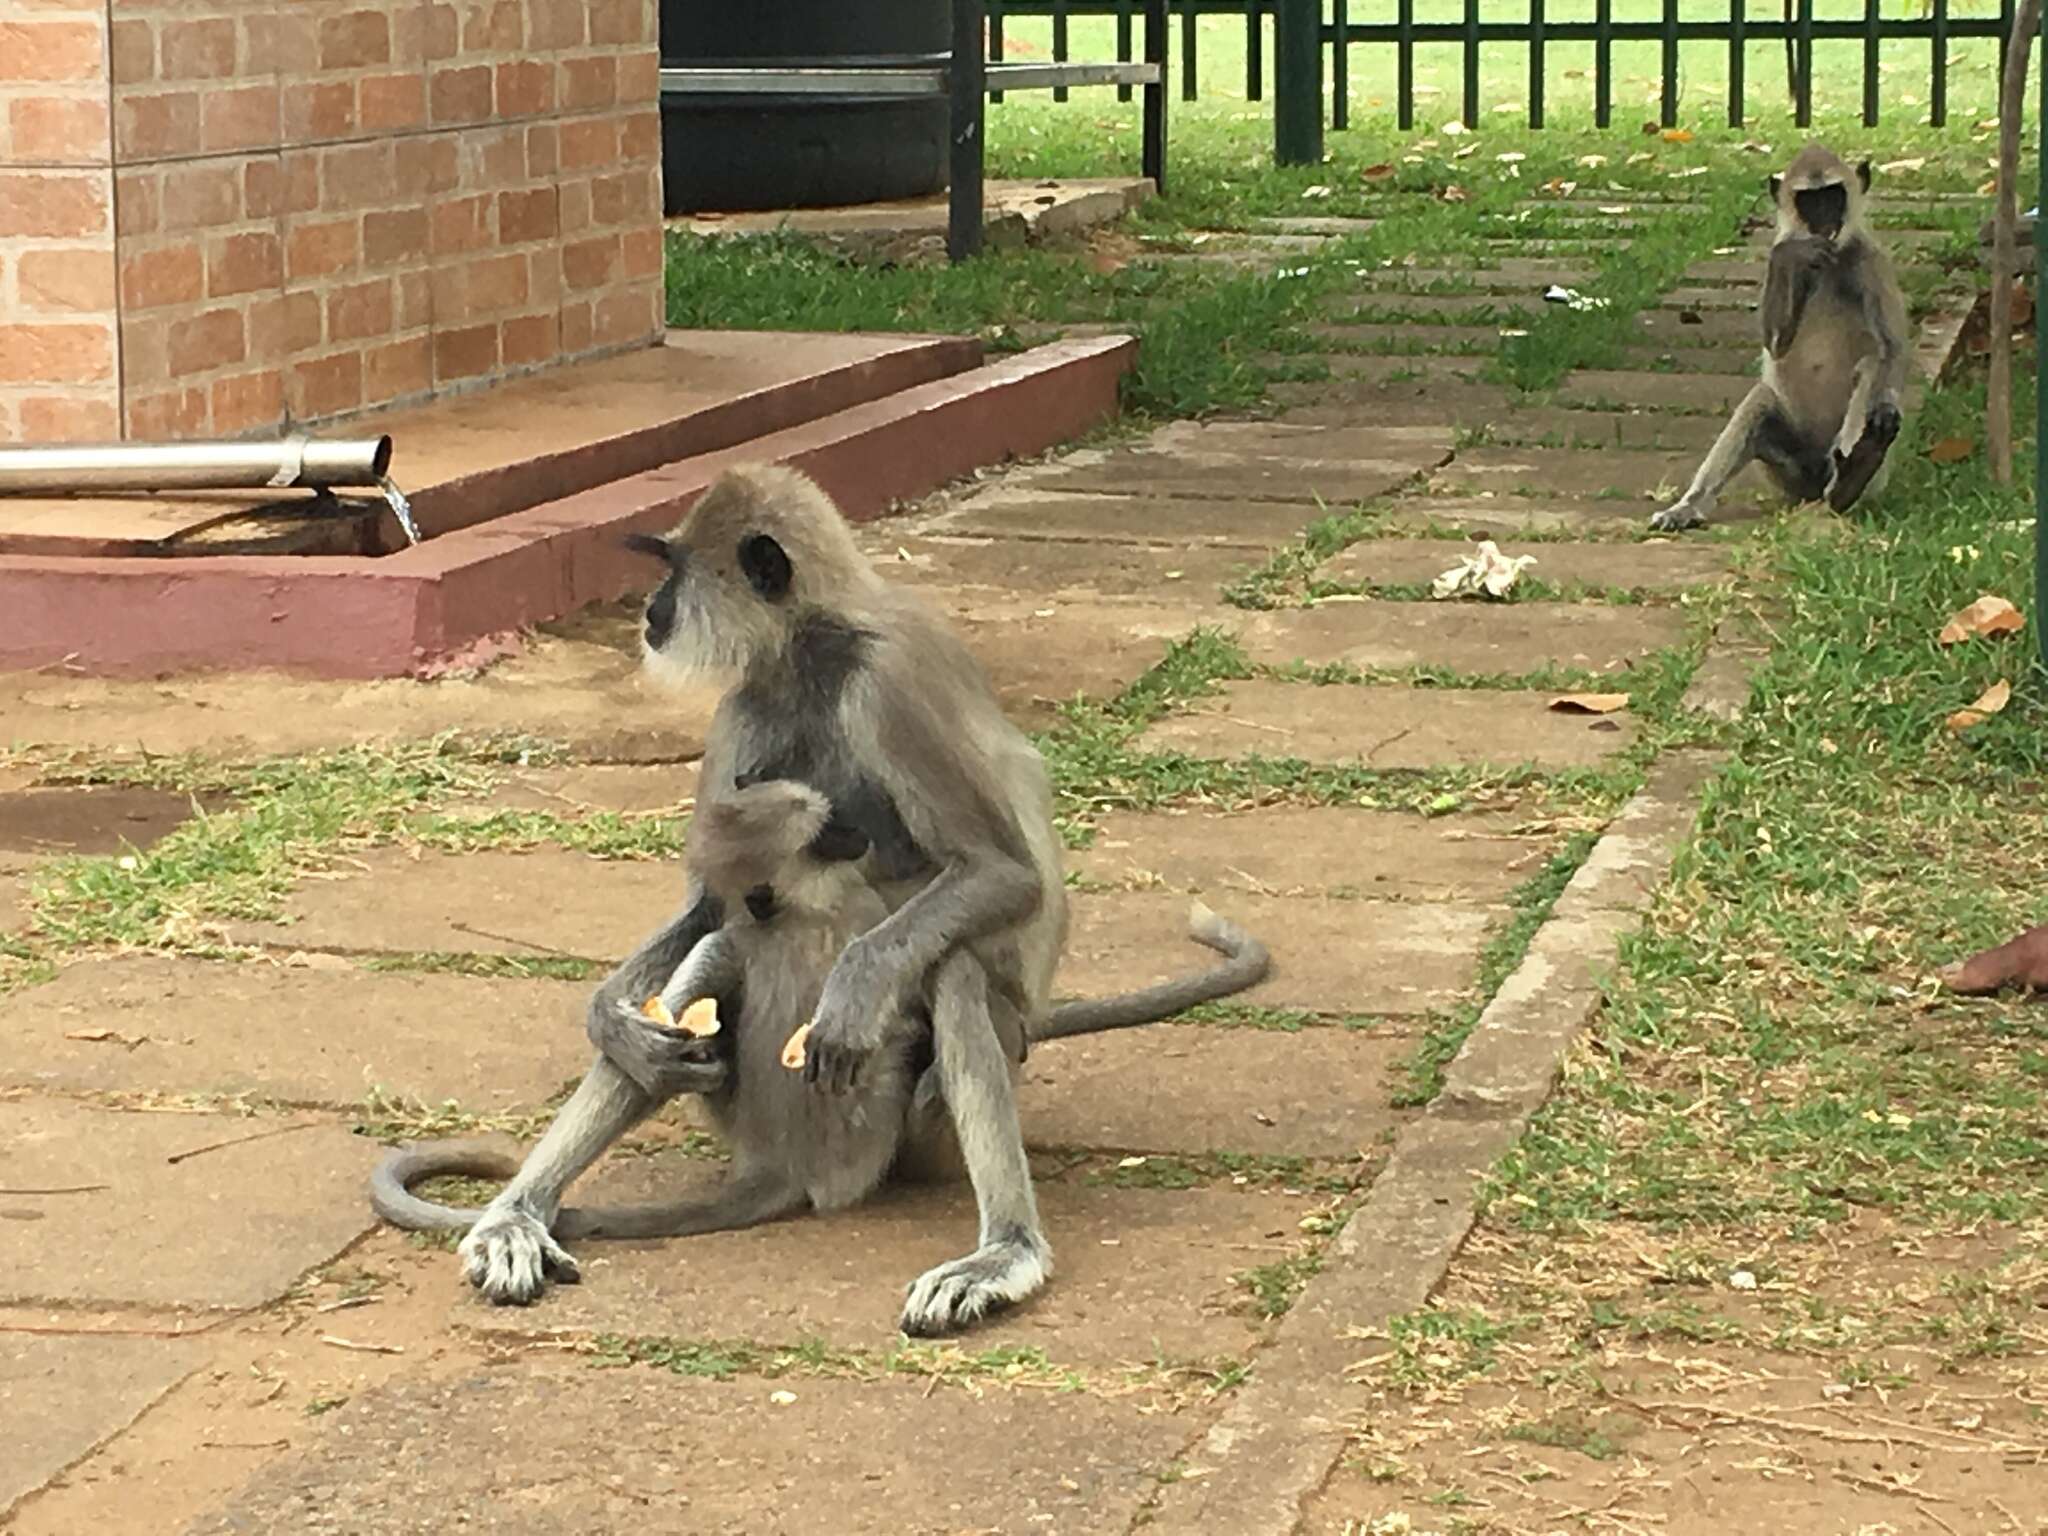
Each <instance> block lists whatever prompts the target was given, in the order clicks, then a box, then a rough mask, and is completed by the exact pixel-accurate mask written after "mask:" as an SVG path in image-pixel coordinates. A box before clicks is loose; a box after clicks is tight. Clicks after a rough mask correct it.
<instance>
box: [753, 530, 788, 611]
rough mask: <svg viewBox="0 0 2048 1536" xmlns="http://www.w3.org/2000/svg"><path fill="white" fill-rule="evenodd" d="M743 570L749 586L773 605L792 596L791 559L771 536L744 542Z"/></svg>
mask: <svg viewBox="0 0 2048 1536" xmlns="http://www.w3.org/2000/svg"><path fill="white" fill-rule="evenodd" d="M740 569H741V570H742V571H743V572H745V573H746V578H747V583H748V585H749V586H751V587H752V588H753V589H754V590H755V591H756V592H758V593H759V594H760V595H761V596H762V597H764V598H765V599H767V600H768V601H769V602H771V603H779V602H781V601H782V599H783V598H785V597H787V596H788V595H789V582H790V577H791V576H792V575H793V574H794V571H793V570H792V568H791V566H790V563H789V556H788V555H787V554H785V553H784V552H783V549H782V546H781V545H780V544H778V543H776V542H775V541H774V540H773V539H771V538H769V537H768V535H767V534H765V533H756V534H752V535H750V536H748V537H747V538H744V539H742V540H740Z"/></svg>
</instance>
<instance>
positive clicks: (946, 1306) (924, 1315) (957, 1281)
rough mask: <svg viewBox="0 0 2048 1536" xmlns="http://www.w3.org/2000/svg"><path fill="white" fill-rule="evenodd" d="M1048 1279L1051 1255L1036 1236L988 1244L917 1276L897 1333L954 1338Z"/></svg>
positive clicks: (1022, 1235) (1039, 1288)
mask: <svg viewBox="0 0 2048 1536" xmlns="http://www.w3.org/2000/svg"><path fill="white" fill-rule="evenodd" d="M1051 1275H1052V1250H1051V1249H1050V1248H1048V1247H1047V1246H1046V1244H1045V1239H1044V1238H1042V1237H1039V1236H1038V1235H1037V1234H1036V1233H1025V1234H1020V1235H1018V1236H1016V1237H1013V1238H1009V1239H1006V1240H1003V1241H1000V1242H993V1243H989V1244H987V1245H986V1246H984V1247H981V1248H977V1249H976V1250H975V1251H974V1252H973V1253H970V1254H968V1255H967V1257H966V1258H964V1259H955V1260H953V1262H952V1263H950V1264H941V1265H940V1266H939V1267H938V1268H937V1269H932V1270H927V1271H926V1272H925V1273H924V1274H922V1275H919V1276H918V1277H917V1279H916V1281H915V1282H914V1283H913V1284H912V1285H911V1287H910V1296H909V1299H908V1300H907V1301H906V1302H905V1303H904V1305H903V1324H902V1327H903V1331H904V1332H905V1333H907V1334H909V1335H910V1337H912V1338H913V1339H932V1338H938V1337H941V1336H942V1335H945V1334H949V1333H958V1332H960V1331H961V1330H962V1329H963V1328H967V1327H969V1326H971V1325H972V1324H974V1323H977V1322H979V1321H980V1320H981V1319H982V1318H984V1317H987V1316H989V1315H990V1314H991V1313H995V1312H1000V1311H1002V1310H1003V1309H1005V1308H1006V1307H1013V1306H1015V1305H1016V1304H1017V1303H1018V1302H1020V1301H1022V1300H1024V1298H1025V1297H1027V1296H1030V1295H1032V1294H1033V1293H1035V1292H1037V1291H1039V1290H1041V1289H1043V1288H1044V1285H1045V1282H1046V1281H1047V1280H1048V1279H1049V1278H1050V1277H1051Z"/></svg>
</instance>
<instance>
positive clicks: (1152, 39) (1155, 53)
mask: <svg viewBox="0 0 2048 1536" xmlns="http://www.w3.org/2000/svg"><path fill="white" fill-rule="evenodd" d="M1145 62H1146V63H1147V64H1153V65H1157V66H1158V69H1159V78H1158V79H1157V80H1155V81H1154V82H1153V83H1152V84H1150V85H1148V86H1146V87H1145V108H1144V125H1145V126H1144V145H1145V148H1144V160H1143V163H1142V166H1141V169H1142V170H1143V171H1144V173H1145V174H1146V175H1147V176H1150V177H1151V178H1152V187H1153V190H1154V191H1156V192H1158V193H1159V195H1160V196H1161V197H1164V196H1165V195H1166V0H1145Z"/></svg>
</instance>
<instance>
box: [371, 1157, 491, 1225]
mask: <svg viewBox="0 0 2048 1536" xmlns="http://www.w3.org/2000/svg"><path fill="white" fill-rule="evenodd" d="M518 1171H519V1160H518V1159H517V1158H515V1157H512V1156H510V1155H508V1154H507V1153H505V1152H503V1151H501V1150H500V1149H499V1148H497V1147H491V1146H486V1145H484V1144H483V1143H482V1142H475V1141H430V1142H426V1143H424V1144H422V1145H420V1146H417V1147H400V1148H399V1149H398V1150H397V1151H395V1152H393V1153H392V1154H391V1155H390V1156H389V1157H387V1158H385V1159H384V1161H383V1162H381V1163H379V1164H378V1165H377V1166H376V1168H375V1170H373V1171H372V1172H371V1174H370V1208H371V1209H372V1210H374V1211H375V1212H376V1213H377V1214H378V1215H379V1216H381V1217H383V1218H384V1219H385V1220H386V1221H388V1222H390V1223H391V1225H393V1226H394V1227H399V1228H402V1229H403V1230H405V1231H407V1232H466V1231H468V1230H469V1229H470V1228H471V1227H473V1226H475V1225H476V1220H477V1218H478V1217H479V1216H481V1215H483V1212H482V1211H481V1210H476V1211H464V1210H458V1209H457V1208H456V1207H455V1206H452V1205H437V1204H435V1203H434V1202H433V1201H431V1200H423V1199H421V1198H420V1197H419V1196H418V1195H416V1194H414V1193H413V1192H412V1190H411V1188H410V1187H409V1186H411V1185H413V1184H416V1183H418V1182H419V1181H420V1180H421V1179H431V1178H437V1177H440V1176H442V1175H446V1174H461V1175H463V1176H465V1177H467V1178H472V1179H495V1180H497V1181H498V1182H500V1183H503V1182H504V1181H505V1180H507V1179H509V1178H511V1177H512V1176H513V1175H514V1174H515V1173H517V1172H518Z"/></svg>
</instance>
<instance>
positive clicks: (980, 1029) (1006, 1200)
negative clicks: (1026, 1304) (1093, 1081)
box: [903, 952, 1052, 1338]
mask: <svg viewBox="0 0 2048 1536" xmlns="http://www.w3.org/2000/svg"><path fill="white" fill-rule="evenodd" d="M932 1032H933V1045H934V1048H935V1050H936V1054H937V1061H936V1063H935V1070H936V1071H937V1072H938V1074H939V1084H940V1092H942V1093H943V1094H944V1095H945V1101H946V1107H947V1109H948V1110H949V1111H950V1112H951V1114H952V1118H953V1125H954V1127H955V1130H956V1132H957V1134H958V1136H959V1144H960V1155H961V1159H962V1161H963V1162H965V1164H966V1165H967V1177H968V1179H969V1181H970V1182H971V1183H972V1184H973V1186H974V1200H975V1205H976V1207H977V1208H978V1211H979V1215H980V1223H981V1240H980V1244H979V1246H977V1247H976V1248H975V1250H974V1252H972V1253H970V1254H968V1255H967V1256H966V1257H965V1258H962V1259H955V1260H953V1261H952V1262H951V1263H949V1264H941V1265H940V1266H939V1267H938V1268H937V1269H933V1270H928V1271H926V1272H925V1273H924V1274H922V1275H920V1276H919V1277H918V1278H917V1280H916V1281H915V1282H914V1283H913V1284H912V1285H911V1287H910V1294H909V1297H908V1299H907V1300H906V1301H905V1302H904V1306H903V1331H904V1332H905V1333H907V1334H909V1335H911V1337H913V1338H929V1337H932V1336H934V1335H938V1334H946V1333H954V1332H957V1331H958V1330H960V1329H962V1328H964V1327H966V1326H967V1325H968V1324H970V1323H972V1322H974V1321H976V1320H977V1319H979V1318H982V1317H985V1316H987V1315H988V1314H989V1313H990V1312H994V1311H998V1310H1000V1309H1001V1308H1003V1307H1007V1306H1010V1305H1013V1304H1014V1303H1016V1302H1019V1301H1022V1300H1023V1299H1024V1298H1025V1297H1027V1296H1029V1295H1031V1294H1032V1293H1033V1292H1034V1291H1037V1290H1038V1289H1040V1288H1041V1287H1042V1286H1044V1284H1045V1282H1046V1280H1047V1279H1048V1278H1049V1277H1050V1276H1051V1274H1052V1248H1051V1245H1050V1244H1048V1243H1047V1242H1046V1240H1045V1236H1044V1234H1043V1232H1041V1231H1040V1229H1039V1225H1038V1201H1037V1198H1036V1197H1035V1196H1034V1195H1033V1193H1032V1190H1031V1165H1030V1163H1029V1162H1028V1161H1027V1160H1026V1158H1025V1156H1024V1132H1023V1128H1022V1126H1021V1125H1019V1123H1018V1120H1017V1099H1016V1094H1015V1092H1014V1091H1013V1090H1012V1088H1011V1079H1010V1060H1009V1057H1008V1056H1007V1055H1006V1054H1005V1053H1004V1050H1003V1045H1002V1042H1001V1040H1000V1038H999V1036H998V1034H997V1031H996V1027H995V1024H994V1021H993V1019H992V1017H991V1014H990V999H989V988H988V978H987V975H986V973H985V972H984V971H983V970H982V968H981V963H980V962H979V961H978V960H976V959H975V958H974V957H973V956H972V955H969V954H966V953H964V952H958V953H955V954H954V955H953V956H951V957H950V958H949V959H947V960H946V961H945V962H943V963H942V964H941V965H940V967H939V971H938V974H937V976H936V978H935V979H934V982H933V987H932Z"/></svg>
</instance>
